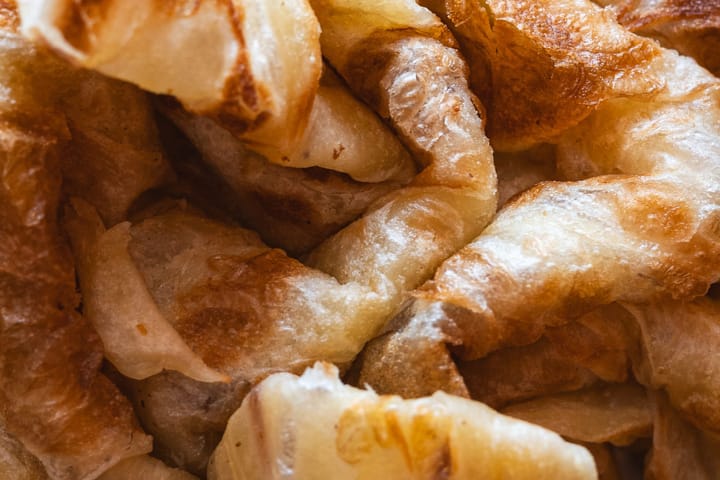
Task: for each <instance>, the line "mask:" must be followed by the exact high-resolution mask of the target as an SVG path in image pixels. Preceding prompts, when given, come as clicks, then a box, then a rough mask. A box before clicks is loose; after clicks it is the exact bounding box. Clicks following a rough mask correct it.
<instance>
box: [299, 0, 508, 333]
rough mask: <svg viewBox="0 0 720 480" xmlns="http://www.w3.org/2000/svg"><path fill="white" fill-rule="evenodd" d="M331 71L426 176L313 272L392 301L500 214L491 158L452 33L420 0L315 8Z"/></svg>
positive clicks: (318, 259) (378, 208)
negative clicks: (394, 133)
mask: <svg viewBox="0 0 720 480" xmlns="http://www.w3.org/2000/svg"><path fill="white" fill-rule="evenodd" d="M312 6H313V8H314V9H315V13H316V14H317V15H318V18H319V20H320V24H321V25H322V28H323V33H322V35H321V43H322V46H323V53H324V54H325V55H326V57H327V59H328V61H329V63H330V64H331V65H332V66H333V67H334V68H335V69H336V70H337V71H338V72H339V73H340V75H341V76H343V78H345V80H346V81H347V82H348V84H349V85H350V88H351V89H352V90H353V91H354V92H355V93H356V94H359V95H360V96H361V97H362V98H363V99H364V100H365V101H366V102H368V103H369V104H370V105H371V106H372V107H373V108H374V109H375V110H376V111H377V112H378V113H379V114H380V115H381V116H383V117H385V118H386V119H387V120H388V121H389V122H390V123H391V124H392V126H393V127H394V128H395V130H396V131H397V133H398V134H399V135H400V138H401V139H402V140H403V142H404V143H405V145H406V146H407V147H408V149H409V150H410V151H411V152H412V153H413V154H414V155H415V158H416V159H418V160H419V161H420V162H422V163H423V164H424V169H423V170H422V171H421V172H420V173H419V174H418V175H417V176H416V177H415V178H414V179H413V181H412V182H411V183H410V184H409V186H407V187H405V188H403V189H401V190H398V191H396V192H394V193H393V194H391V195H389V196H388V197H386V198H385V199H382V200H380V201H379V202H377V203H376V204H375V205H374V207H373V208H372V209H371V210H370V211H369V212H368V213H367V214H366V215H365V216H364V217H362V218H360V219H359V220H357V221H355V222H354V223H353V224H351V225H349V226H348V227H346V228H345V229H344V230H341V231H340V232H339V233H338V234H336V235H335V236H333V237H331V238H330V239H328V240H326V241H325V242H323V243H322V244H321V245H320V246H319V247H318V248H316V249H315V250H313V251H312V252H311V253H310V255H309V256H308V258H307V262H308V264H309V265H311V266H314V267H316V268H318V269H320V270H322V271H324V272H328V273H330V274H331V275H333V276H334V277H335V278H337V279H338V280H339V281H340V282H342V283H346V282H351V281H356V282H358V283H361V284H363V285H368V286H369V287H370V288H372V289H373V290H374V291H376V292H377V293H378V294H379V295H381V296H382V297H383V298H384V299H385V306H386V309H385V314H384V315H381V316H380V317H378V318H377V319H376V320H373V321H374V322H376V326H377V328H379V327H380V326H381V325H382V323H383V321H384V320H385V316H386V315H388V314H389V313H390V312H391V311H392V309H393V308H395V306H396V305H397V303H398V302H399V300H400V298H401V295H402V294H403V293H404V292H406V291H407V290H408V289H412V288H414V287H415V286H417V285H419V284H420V283H421V282H422V281H424V280H425V279H427V278H428V277H429V276H430V275H431V274H432V272H433V271H434V270H435V268H436V267H437V265H438V264H439V263H440V262H441V261H442V260H443V259H444V258H446V257H447V256H448V255H450V254H452V253H453V252H455V251H456V250H457V249H458V248H460V247H461V246H462V245H464V244H465V243H466V242H468V241H469V240H470V239H471V238H473V237H474V236H475V235H477V234H478V233H479V232H480V231H482V229H483V227H484V226H485V225H486V224H487V222H488V221H489V220H490V218H491V217H492V215H493V214H494V212H495V207H496V183H497V181H496V176H495V170H494V166H493V162H492V152H491V149H490V145H489V142H488V140H487V138H486V137H485V134H484V130H483V127H484V125H483V120H482V118H481V116H480V114H479V113H478V110H477V109H476V99H475V97H474V96H473V94H472V93H471V92H470V91H469V88H468V86H467V79H466V75H467V68H466V66H465V62H464V61H463V59H462V58H461V57H460V55H459V54H458V52H457V50H456V49H455V48H454V46H455V43H454V40H453V39H452V37H451V35H450V32H449V31H448V30H447V29H446V28H445V26H444V25H443V24H442V23H441V22H440V20H439V19H438V18H437V17H435V16H434V15H433V14H432V13H430V12H429V11H428V10H426V9H424V8H422V7H419V6H418V5H417V4H416V3H415V2H414V1H410V0H403V1H398V2H383V1H369V0H364V1H355V0H353V1H350V0H316V1H313V2H312Z"/></svg>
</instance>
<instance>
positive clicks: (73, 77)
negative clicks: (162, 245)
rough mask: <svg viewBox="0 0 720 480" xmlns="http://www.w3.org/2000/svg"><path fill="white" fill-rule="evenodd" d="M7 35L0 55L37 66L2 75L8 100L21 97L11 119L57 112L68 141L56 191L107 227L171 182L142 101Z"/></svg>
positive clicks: (133, 90) (132, 91)
mask: <svg viewBox="0 0 720 480" xmlns="http://www.w3.org/2000/svg"><path fill="white" fill-rule="evenodd" d="M13 35H14V37H13V39H12V40H10V39H8V41H7V42H6V43H5V45H6V46H5V49H16V50H17V54H16V56H17V57H18V58H19V57H21V56H22V55H21V54H22V53H24V54H25V56H26V57H27V58H26V59H25V60H24V61H25V62H28V63H31V62H38V63H37V65H36V66H30V65H27V68H26V69H24V70H23V69H14V70H7V71H6V72H5V74H4V75H3V83H6V82H12V83H13V86H12V89H13V95H19V94H20V93H21V92H24V95H26V98H25V100H24V101H25V104H24V105H23V106H22V108H17V109H16V111H17V112H21V113H18V115H20V114H24V115H28V116H32V115H33V113H32V112H31V111H30V103H32V109H33V110H37V112H38V113H39V112H40V111H42V110H43V109H53V108H54V109H57V110H59V111H62V115H63V117H64V121H65V122H66V123H67V125H66V127H64V128H67V130H68V132H67V133H68V134H69V137H71V138H72V142H71V143H70V144H69V145H68V147H66V148H64V150H63V152H62V155H61V156H60V160H61V168H62V174H63V190H64V192H65V193H66V194H67V195H77V196H81V197H82V198H84V199H86V200H87V201H89V202H91V203H92V204H93V205H95V207H96V208H97V209H98V211H99V212H100V215H101V216H102V218H103V220H104V221H105V222H108V224H110V225H114V224H115V223H117V222H119V221H121V220H123V219H125V217H126V216H127V212H128V209H129V207H130V205H131V204H132V202H133V201H134V200H135V199H136V198H137V197H138V196H139V195H140V194H141V193H143V192H144V191H146V190H148V189H150V188H153V187H157V186H158V185H160V184H162V183H163V182H165V181H166V180H168V179H170V178H171V177H172V174H171V172H170V165H169V163H168V161H167V159H166V158H165V155H164V153H163V151H162V147H161V145H160V139H159V136H158V131H157V127H156V125H155V120H154V118H153V111H152V108H151V105H150V102H149V100H148V97H147V95H146V94H145V93H144V92H142V91H141V90H140V89H138V88H137V87H134V86H132V85H129V84H127V83H124V82H120V81H117V80H112V79H109V78H107V77H104V76H102V75H100V74H96V73H92V72H89V71H86V70H81V69H76V68H74V67H72V66H70V65H69V64H67V63H66V62H64V61H62V60H60V59H55V58H54V57H53V56H52V55H50V54H48V53H45V52H37V51H36V50H35V49H33V48H32V47H31V46H30V45H29V43H28V42H27V41H25V40H23V39H22V38H21V37H20V36H19V34H13ZM41 63H42V65H41ZM6 68H9V67H6ZM35 70H37V74H36V73H35ZM35 75H38V76H39V77H40V79H39V80H37V79H35V78H34V76H35ZM30 97H32V98H30ZM6 113H7V112H6Z"/></svg>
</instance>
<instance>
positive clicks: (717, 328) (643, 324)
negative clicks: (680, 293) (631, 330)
mask: <svg viewBox="0 0 720 480" xmlns="http://www.w3.org/2000/svg"><path fill="white" fill-rule="evenodd" d="M628 308H629V310H630V311H631V312H632V313H633V315H634V316H635V319H636V321H637V323H638V325H639V327H640V349H639V352H638V354H637V355H636V356H635V358H634V360H633V369H634V370H635V375H636V377H637V378H638V381H640V382H641V383H643V384H645V385H647V386H649V387H652V388H654V389H663V390H665V392H666V393H667V396H668V398H669V400H670V402H671V403H672V405H673V407H674V408H675V409H677V410H678V412H680V414H681V415H682V416H684V417H685V418H686V419H687V420H689V421H690V422H691V423H693V424H694V425H695V426H697V427H698V428H701V429H704V430H708V431H713V432H715V433H718V434H720V358H719V357H718V354H717V352H718V351H720V302H718V301H717V300H712V299H710V298H708V297H704V298H700V299H697V300H695V301H694V302H658V303H654V304H651V305H647V306H642V307H639V306H628Z"/></svg>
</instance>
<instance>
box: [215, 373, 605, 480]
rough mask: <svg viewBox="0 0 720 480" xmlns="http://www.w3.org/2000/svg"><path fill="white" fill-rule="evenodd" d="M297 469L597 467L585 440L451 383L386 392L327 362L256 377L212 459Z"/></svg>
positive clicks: (482, 473) (418, 471) (297, 473)
mask: <svg viewBox="0 0 720 480" xmlns="http://www.w3.org/2000/svg"><path fill="white" fill-rule="evenodd" d="M320 405H321V406H322V408H318V406H320ZM317 452H323V455H320V456H318V454H317ZM287 477H293V478H334V479H338V480H344V479H361V480H370V479H373V478H414V479H423V480H424V479H434V478H452V479H457V480H462V479H477V478H492V477H496V478H514V479H518V480H521V479H533V480H535V479H537V480H540V479H553V480H556V479H557V480H560V479H573V480H576V479H577V480H580V479H595V478H597V472H596V470H595V465H594V463H593V460H592V456H591V455H590V453H589V452H588V451H587V450H585V449H584V448H582V447H580V446H578V445H572V444H570V443H566V442H565V441H564V440H562V439H561V438H560V436H558V435H556V434H554V433H552V432H550V431H547V430H545V429H543V428H540V427H537V426H534V425H530V424H529V423H525V422H522V421H518V420H515V419H512V418H509V417H506V416H503V415H500V414H498V413H497V412H495V411H493V410H492V409H490V408H488V407H486V406H485V405H482V404H481V403H479V402H473V401H471V400H467V399H463V398H458V397H454V396H452V395H448V394H446V393H444V392H437V393H435V394H434V395H433V396H431V397H425V398H420V399H416V400H403V399H402V398H400V397H397V396H379V395H377V394H376V393H374V392H372V391H367V390H359V389H356V388H352V387H349V386H346V385H343V384H342V382H340V380H339V379H338V370H337V368H335V367H334V366H332V365H329V364H321V363H317V364H315V366H314V367H313V368H309V369H307V370H306V371H305V373H304V374H303V375H302V376H301V377H297V376H294V375H291V374H287V373H279V374H276V375H273V376H271V377H269V378H268V379H266V380H265V381H263V382H262V383H261V384H259V385H258V386H257V387H255V389H254V390H253V391H252V392H251V393H250V394H249V395H248V396H247V397H246V399H245V401H244V402H243V404H242V407H241V408H240V409H238V411H237V412H236V413H235V414H234V415H233V416H232V418H231V419H230V421H229V423H228V429H227V431H226V432H225V435H224V437H223V440H222V442H221V443H220V445H219V446H218V448H217V450H216V451H215V454H214V455H213V460H212V463H211V464H210V466H209V468H208V478H209V479H210V480H220V479H222V480H241V479H250V478H264V479H280V478H287Z"/></svg>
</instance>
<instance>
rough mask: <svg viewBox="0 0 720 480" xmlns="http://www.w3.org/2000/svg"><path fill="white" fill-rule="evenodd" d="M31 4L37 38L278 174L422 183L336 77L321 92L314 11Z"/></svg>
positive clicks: (247, 4)
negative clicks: (207, 122) (154, 96)
mask: <svg viewBox="0 0 720 480" xmlns="http://www.w3.org/2000/svg"><path fill="white" fill-rule="evenodd" d="M20 3H21V7H22V17H23V31H24V33H25V34H26V35H28V36H29V37H30V38H33V39H35V40H37V41H42V42H44V43H47V44H49V45H50V46H51V47H53V48H54V49H55V50H56V51H58V52H59V53H61V54H64V55H65V56H66V57H68V58H70V59H71V60H74V61H75V62H77V63H79V64H81V65H82V66H84V67H87V68H91V69H94V70H97V71H100V72H102V73H104V74H106V75H109V76H113V77H116V78H120V79H123V80H127V81H129V82H132V83H135V84H137V85H139V86H141V87H142V88H145V89H147V90H149V91H151V92H154V93H160V94H168V95H173V96H175V97H176V98H177V99H179V100H180V102H182V104H183V105H184V106H185V108H187V109H188V110H190V111H192V112H195V113H199V114H202V115H205V116H208V117H210V118H212V119H214V120H215V121H217V122H218V123H219V124H221V125H222V126H223V127H224V128H226V129H227V130H229V131H230V132H232V134H233V135H235V136H236V137H238V138H240V139H242V140H243V142H245V143H246V145H247V146H248V147H249V148H251V149H253V150H254V151H256V152H258V153H260V154H262V155H264V156H265V157H266V158H267V159H268V160H269V161H271V162H273V163H277V164H280V165H284V166H291V167H310V166H318V167H323V168H329V169H332V170H337V171H340V172H344V173H347V174H348V175H350V176H351V177H353V178H354V179H356V180H359V181H369V182H377V181H384V180H389V179H394V180H401V179H402V178H404V177H406V176H407V175H411V174H412V172H413V163H412V160H411V159H410V157H409V155H408V154H407V152H406V151H405V150H404V149H403V147H402V146H401V144H400V143H399V142H398V141H397V139H396V138H395V137H394V135H392V133H390V132H389V131H388V129H387V128H386V127H385V126H384V125H382V123H381V122H380V121H379V119H378V118H376V117H375V115H373V114H372V112H370V111H369V110H368V108H367V107H365V106H364V105H362V104H361V103H360V102H358V101H357V100H356V99H355V98H353V97H352V96H351V95H350V94H349V93H348V92H347V91H346V89H345V87H344V86H343V85H342V84H339V83H338V82H334V81H333V80H332V79H331V78H329V77H331V76H332V74H329V73H328V74H326V75H325V80H324V81H320V76H321V70H322V60H321V55H320V44H319V42H318V37H319V33H320V32H319V26H318V24H317V20H316V19H315V16H314V15H313V12H312V10H311V9H310V7H309V6H308V4H307V1H306V0H290V1H286V2H280V3H278V2H266V1H258V0H223V1H221V2H214V3H202V4H197V5H191V4H188V3H184V4H183V3H181V4H173V5H162V4H150V3H148V2H145V1H139V0H137V1H131V2H128V1H124V2H119V1H112V0H106V1H103V2H99V3H98V2H95V3H94V4H93V5H85V4H83V5H80V6H76V5H74V4H73V3H72V2H65V1H64V0H43V1H40V2H37V1H34V0H32V1H23V2H20ZM319 81H320V84H319V85H318V82H319Z"/></svg>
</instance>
